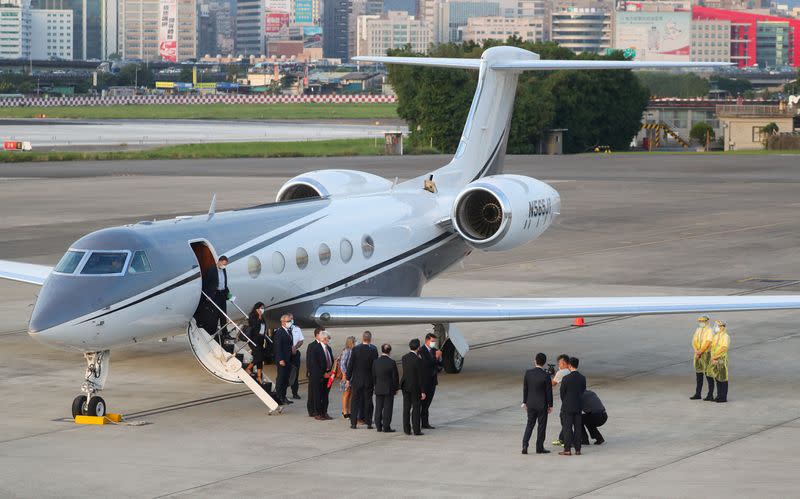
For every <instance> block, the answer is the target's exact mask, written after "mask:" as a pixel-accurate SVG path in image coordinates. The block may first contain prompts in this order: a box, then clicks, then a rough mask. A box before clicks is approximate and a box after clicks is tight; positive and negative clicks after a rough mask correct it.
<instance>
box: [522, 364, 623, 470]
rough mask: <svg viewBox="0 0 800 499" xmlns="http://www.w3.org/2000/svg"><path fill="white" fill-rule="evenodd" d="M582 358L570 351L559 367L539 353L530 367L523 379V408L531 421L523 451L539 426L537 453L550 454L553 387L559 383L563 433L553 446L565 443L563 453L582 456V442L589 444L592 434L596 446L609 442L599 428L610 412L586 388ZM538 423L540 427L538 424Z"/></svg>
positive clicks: (529, 421) (524, 451) (523, 441)
mask: <svg viewBox="0 0 800 499" xmlns="http://www.w3.org/2000/svg"><path fill="white" fill-rule="evenodd" d="M579 364H580V360H579V359H578V358H576V357H570V356H568V355H566V354H562V355H559V357H558V370H557V371H556V370H555V369H554V368H553V367H550V369H548V368H547V356H546V355H545V354H543V353H537V354H536V356H535V357H534V367H533V369H528V370H527V371H526V372H525V376H524V378H523V388H522V408H523V409H525V410H526V411H527V415H528V421H527V425H526V426H525V433H524V434H523V436H522V453H523V454H527V453H528V444H529V443H530V439H531V436H532V435H533V430H534V428H536V430H537V431H536V453H537V454H549V453H550V451H549V450H547V449H545V448H544V442H545V435H546V433H547V419H548V415H549V414H551V413H552V412H553V388H554V387H556V386H558V387H559V393H560V395H561V411H560V420H561V434H560V435H559V437H558V440H556V441H554V442H553V445H556V446H563V447H564V449H563V450H562V451H561V452H559V455H562V456H571V455H572V450H573V449H574V450H575V455H578V456H579V455H581V448H582V445H588V444H589V436H591V437H592V438H594V439H595V445H601V444H603V443H604V442H605V439H604V438H603V435H602V434H601V433H600V431H599V430H598V427H600V426H603V425H604V424H605V423H606V421H608V414H607V413H606V409H605V407H604V406H603V403H602V402H601V401H600V398H599V397H598V396H597V394H596V393H594V392H593V391H591V390H587V389H586V377H584V376H583V374H581V373H580V372H578V366H579ZM537 426H538V427H537Z"/></svg>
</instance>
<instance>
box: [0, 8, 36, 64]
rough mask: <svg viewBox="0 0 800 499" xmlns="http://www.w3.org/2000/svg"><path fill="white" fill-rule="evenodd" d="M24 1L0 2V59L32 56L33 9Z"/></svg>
mask: <svg viewBox="0 0 800 499" xmlns="http://www.w3.org/2000/svg"><path fill="white" fill-rule="evenodd" d="M23 2H24V0H0V59H28V58H30V55H31V46H30V43H31V15H30V12H31V9H30V6H29V4H27V2H26V3H23Z"/></svg>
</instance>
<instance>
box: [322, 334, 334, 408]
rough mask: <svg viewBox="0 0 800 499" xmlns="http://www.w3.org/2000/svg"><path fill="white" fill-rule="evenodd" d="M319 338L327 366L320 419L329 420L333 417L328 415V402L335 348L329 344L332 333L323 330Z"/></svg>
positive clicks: (323, 382)
mask: <svg viewBox="0 0 800 499" xmlns="http://www.w3.org/2000/svg"><path fill="white" fill-rule="evenodd" d="M319 339H320V341H321V342H322V359H323V362H324V364H323V365H324V366H325V372H324V373H323V375H322V386H321V388H322V391H321V393H320V419H321V420H323V421H329V420H331V419H333V418H332V417H330V415H328V402H329V400H330V399H329V395H330V392H331V386H330V384H329V382H330V381H331V376H333V360H334V359H333V349H332V348H331V346H330V345H329V343H330V342H331V334H330V333H329V332H328V331H325V330H323V331H322V332H321V333H320V335H319Z"/></svg>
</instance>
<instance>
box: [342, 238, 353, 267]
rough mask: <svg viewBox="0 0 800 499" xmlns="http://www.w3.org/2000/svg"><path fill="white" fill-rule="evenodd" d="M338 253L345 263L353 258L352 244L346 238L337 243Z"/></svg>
mask: <svg viewBox="0 0 800 499" xmlns="http://www.w3.org/2000/svg"><path fill="white" fill-rule="evenodd" d="M339 253H340V254H341V257H342V261H343V262H344V263H347V262H349V261H350V259H351V258H353V245H352V244H351V243H350V241H348V240H347V239H342V242H341V243H340V244H339Z"/></svg>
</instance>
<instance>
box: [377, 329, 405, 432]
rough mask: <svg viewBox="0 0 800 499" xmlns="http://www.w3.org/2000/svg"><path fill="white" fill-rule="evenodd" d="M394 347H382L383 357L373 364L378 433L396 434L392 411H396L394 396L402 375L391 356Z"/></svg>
mask: <svg viewBox="0 0 800 499" xmlns="http://www.w3.org/2000/svg"><path fill="white" fill-rule="evenodd" d="M391 353H392V346H391V345H389V344H388V343H384V344H383V345H381V355H380V357H378V358H377V359H375V362H373V363H372V380H373V383H374V385H375V426H377V427H378V431H382V432H385V433H394V430H393V429H392V410H393V409H394V396H395V394H397V390H398V389H399V388H400V375H399V374H398V372H397V362H395V361H394V360H392V358H391V357H389V355H390V354H391Z"/></svg>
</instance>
